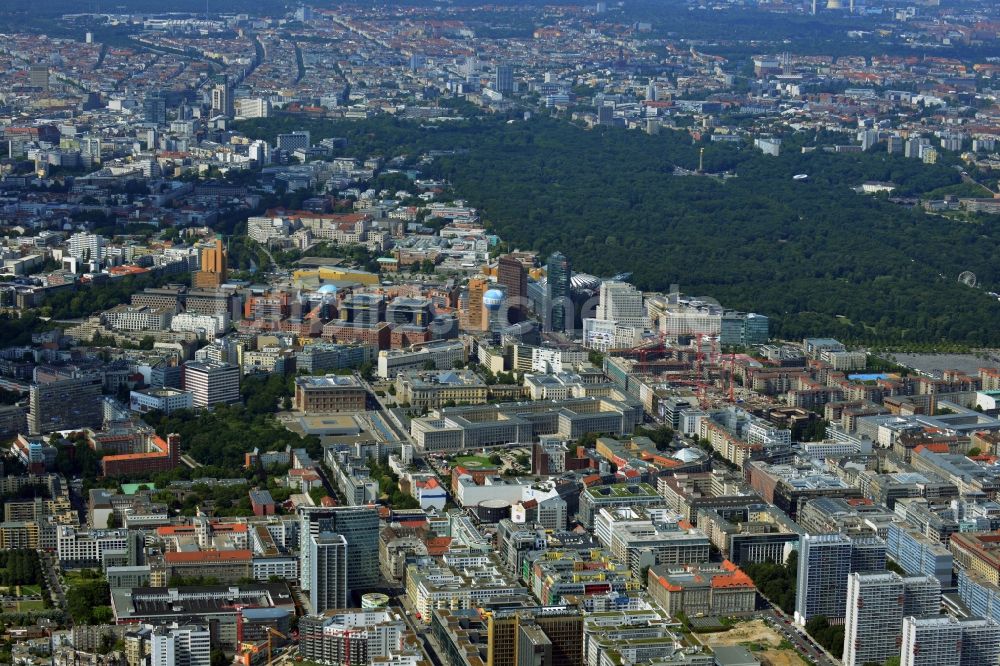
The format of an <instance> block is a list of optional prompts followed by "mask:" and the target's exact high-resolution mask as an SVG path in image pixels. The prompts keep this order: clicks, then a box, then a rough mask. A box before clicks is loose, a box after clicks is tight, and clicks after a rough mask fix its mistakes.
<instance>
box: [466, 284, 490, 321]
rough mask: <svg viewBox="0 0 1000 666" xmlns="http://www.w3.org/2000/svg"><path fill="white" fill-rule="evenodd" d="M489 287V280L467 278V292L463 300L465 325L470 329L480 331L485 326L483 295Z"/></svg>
mask: <svg viewBox="0 0 1000 666" xmlns="http://www.w3.org/2000/svg"><path fill="white" fill-rule="evenodd" d="M488 289H489V282H487V281H486V280H485V279H484V278H482V277H474V278H472V279H471V280H469V288H468V294H467V297H466V301H465V312H466V315H465V327H466V328H467V329H469V330H470V331H482V330H485V328H486V315H485V308H483V295H484V294H485V293H486V291H487V290H488Z"/></svg>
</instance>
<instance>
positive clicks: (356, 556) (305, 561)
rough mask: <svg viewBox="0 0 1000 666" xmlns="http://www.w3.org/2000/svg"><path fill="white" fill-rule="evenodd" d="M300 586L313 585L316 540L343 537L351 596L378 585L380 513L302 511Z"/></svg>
mask: <svg viewBox="0 0 1000 666" xmlns="http://www.w3.org/2000/svg"><path fill="white" fill-rule="evenodd" d="M299 520H300V521H301V524H300V526H299V544H300V547H299V566H300V568H299V572H300V573H299V583H300V584H301V586H302V588H303V589H304V590H310V587H311V585H312V553H311V552H310V548H309V544H310V540H311V538H312V537H315V536H319V535H320V534H323V533H331V534H339V535H340V536H342V537H344V541H346V543H347V562H348V563H349V564H348V567H347V594H348V598H350V597H349V595H350V594H351V593H353V592H355V591H359V590H364V589H368V588H372V587H374V586H376V585H377V584H378V557H379V556H378V511H377V510H376V509H375V507H374V506H338V507H300V508H299Z"/></svg>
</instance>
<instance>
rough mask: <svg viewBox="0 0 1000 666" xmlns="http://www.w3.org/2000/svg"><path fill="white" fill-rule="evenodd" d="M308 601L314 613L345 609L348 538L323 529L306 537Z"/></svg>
mask: <svg viewBox="0 0 1000 666" xmlns="http://www.w3.org/2000/svg"><path fill="white" fill-rule="evenodd" d="M303 573H304V574H306V575H308V577H309V603H310V605H311V606H312V611H313V612H314V613H322V612H323V611H326V610H329V609H331V608H347V541H346V540H345V539H344V537H343V536H342V535H340V534H333V533H332V532H323V533H320V534H316V535H310V537H309V570H308V571H305V572H303Z"/></svg>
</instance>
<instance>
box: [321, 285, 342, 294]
mask: <svg viewBox="0 0 1000 666" xmlns="http://www.w3.org/2000/svg"><path fill="white" fill-rule="evenodd" d="M316 291H318V292H319V293H321V294H336V293H337V285H335V284H324V285H323V286H322V287H320V288H319V289H317V290H316Z"/></svg>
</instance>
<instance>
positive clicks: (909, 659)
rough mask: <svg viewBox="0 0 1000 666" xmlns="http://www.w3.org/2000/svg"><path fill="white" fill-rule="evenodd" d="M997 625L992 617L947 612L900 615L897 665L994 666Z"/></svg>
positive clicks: (999, 636)
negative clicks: (900, 642) (958, 614)
mask: <svg viewBox="0 0 1000 666" xmlns="http://www.w3.org/2000/svg"><path fill="white" fill-rule="evenodd" d="M998 658H1000V626H998V625H997V623H996V622H994V621H993V620H984V619H981V618H966V619H963V620H957V619H955V618H953V617H951V616H947V615H925V616H922V617H917V616H908V617H905V618H903V640H902V653H901V654H900V666H993V665H994V664H996V663H997V659H998Z"/></svg>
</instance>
